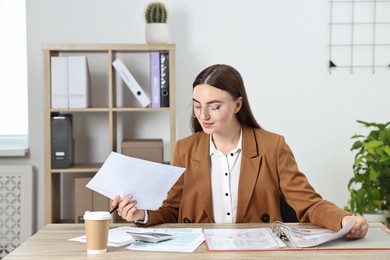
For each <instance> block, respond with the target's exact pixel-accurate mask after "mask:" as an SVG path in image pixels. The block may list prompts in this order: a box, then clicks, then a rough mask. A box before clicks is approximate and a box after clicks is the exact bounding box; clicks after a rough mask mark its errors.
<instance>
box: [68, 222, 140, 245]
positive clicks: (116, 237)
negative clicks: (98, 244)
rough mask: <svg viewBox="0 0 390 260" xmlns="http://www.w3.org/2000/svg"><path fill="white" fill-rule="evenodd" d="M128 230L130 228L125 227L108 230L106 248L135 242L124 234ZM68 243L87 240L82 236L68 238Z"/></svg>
mask: <svg viewBox="0 0 390 260" xmlns="http://www.w3.org/2000/svg"><path fill="white" fill-rule="evenodd" d="M130 229H131V228H130V227H127V226H124V227H118V228H113V229H110V230H109V231H108V246H112V247H120V246H124V245H128V244H130V243H133V242H135V240H134V239H133V237H132V236H130V235H128V234H127V233H126V232H127V231H128V230H130ZM69 241H75V242H82V243H86V242H87V239H86V236H85V235H83V236H79V237H75V238H70V239H69Z"/></svg>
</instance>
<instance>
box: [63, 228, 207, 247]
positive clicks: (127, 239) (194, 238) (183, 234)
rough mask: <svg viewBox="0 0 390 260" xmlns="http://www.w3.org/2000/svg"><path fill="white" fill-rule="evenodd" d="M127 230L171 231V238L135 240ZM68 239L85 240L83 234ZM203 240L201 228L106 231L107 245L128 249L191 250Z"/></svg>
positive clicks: (83, 241)
mask: <svg viewBox="0 0 390 260" xmlns="http://www.w3.org/2000/svg"><path fill="white" fill-rule="evenodd" d="M128 232H135V233H142V232H147V233H149V232H156V233H171V234H173V235H174V236H173V239H171V240H167V241H162V242H158V243H149V242H141V241H135V239H134V238H133V237H132V236H131V234H130V233H128ZM69 240H70V241H76V242H82V243H85V242H86V237H85V235H83V236H79V237H75V238H71V239H69ZM203 241H204V236H203V233H202V228H139V227H129V226H123V227H118V228H112V229H110V230H109V232H108V246H111V247H120V246H123V245H129V244H131V245H129V246H128V247H127V249H129V250H145V251H169V252H193V251H195V249H196V248H198V247H199V246H200V245H201V244H202V242H203Z"/></svg>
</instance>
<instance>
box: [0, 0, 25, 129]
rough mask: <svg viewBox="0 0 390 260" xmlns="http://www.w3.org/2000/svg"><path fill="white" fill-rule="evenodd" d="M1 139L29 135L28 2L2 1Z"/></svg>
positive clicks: (0, 20) (0, 61)
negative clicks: (2, 137)
mask: <svg viewBox="0 0 390 260" xmlns="http://www.w3.org/2000/svg"><path fill="white" fill-rule="evenodd" d="M0 35H1V36H0V37H1V41H0V57H1V59H0V71H1V74H0V118H1V126H0V136H26V135H27V134H28V108H27V107H28V106H27V105H28V100H27V41H26V4H25V0H0Z"/></svg>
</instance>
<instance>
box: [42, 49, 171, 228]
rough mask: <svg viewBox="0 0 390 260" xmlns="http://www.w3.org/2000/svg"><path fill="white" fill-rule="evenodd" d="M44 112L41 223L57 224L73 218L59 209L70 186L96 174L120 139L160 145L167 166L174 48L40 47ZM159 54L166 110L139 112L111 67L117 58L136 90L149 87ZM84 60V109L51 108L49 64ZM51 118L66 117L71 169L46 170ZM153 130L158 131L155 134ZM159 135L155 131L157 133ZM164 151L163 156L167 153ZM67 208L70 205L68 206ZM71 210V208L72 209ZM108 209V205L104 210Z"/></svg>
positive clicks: (137, 104) (139, 108)
mask: <svg viewBox="0 0 390 260" xmlns="http://www.w3.org/2000/svg"><path fill="white" fill-rule="evenodd" d="M42 47H43V60H44V73H45V77H44V83H45V92H44V95H45V106H44V107H45V109H44V140H45V146H44V150H45V223H57V222H58V223H62V222H65V221H68V219H72V218H74V216H71V214H70V213H69V211H70V210H68V209H65V208H64V207H65V206H64V205H68V206H69V202H68V204H67V203H65V202H64V200H65V199H68V200H69V198H71V197H73V194H72V193H71V192H72V191H73V189H74V186H72V187H69V186H66V187H65V185H74V183H75V182H74V180H76V179H77V178H78V177H81V178H85V177H86V176H87V178H88V177H91V176H93V175H94V174H95V173H96V172H98V171H99V169H100V167H101V166H102V164H103V162H104V161H105V159H106V158H107V157H108V155H109V154H110V152H112V151H114V152H121V151H120V149H121V142H122V141H123V140H124V139H136V138H139V139H148V138H149V139H155V138H160V139H163V145H164V154H165V155H166V156H167V158H164V161H170V160H171V157H172V154H173V147H174V144H175V142H176V96H175V93H176V86H175V69H176V68H175V59H176V58H175V55H176V53H175V52H176V46H175V45H174V44H56V43H54V44H52V43H47V44H43V46H42ZM152 51H164V52H168V55H169V65H168V66H169V107H161V108H150V107H146V108H144V107H140V104H139V103H138V101H137V99H136V98H135V97H134V95H133V94H132V93H131V91H130V90H129V89H128V88H127V86H126V85H125V84H124V82H123V81H122V80H121V78H120V76H119V75H118V74H117V72H116V70H115V69H114V68H113V66H112V62H113V61H114V60H115V59H117V58H120V59H121V60H122V61H123V62H124V63H125V64H126V66H128V68H129V70H130V71H131V73H132V74H133V76H134V77H135V78H137V81H138V80H140V81H139V84H140V85H141V86H142V87H143V88H144V90H145V89H146V87H145V86H148V85H150V55H149V53H150V52H152ZM70 56H85V57H86V59H87V64H88V72H89V81H90V98H91V100H90V101H91V102H90V106H89V107H88V108H52V107H51V103H52V102H51V58H52V57H70ZM56 114H64V115H65V114H70V115H72V131H73V139H74V142H73V143H74V147H75V152H74V157H75V158H74V162H75V163H74V165H73V167H70V168H62V169H55V168H53V167H52V165H51V164H52V158H51V154H52V143H51V140H52V139H51V138H52V132H51V118H52V116H53V115H56ZM155 129H159V131H158V132H156V131H155ZM160 130H161V131H160ZM168 149H169V152H167V151H168ZM71 203H73V204H74V201H72V202H71ZM73 206H74V205H73ZM107 207H109V204H107Z"/></svg>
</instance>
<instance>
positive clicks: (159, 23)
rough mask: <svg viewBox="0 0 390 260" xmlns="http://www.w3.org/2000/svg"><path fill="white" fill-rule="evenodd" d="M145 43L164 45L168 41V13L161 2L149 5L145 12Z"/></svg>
mask: <svg viewBox="0 0 390 260" xmlns="http://www.w3.org/2000/svg"><path fill="white" fill-rule="evenodd" d="M145 20H146V31H145V38H146V42H147V43H151V44H159V43H160V44H161V43H162V44H164V43H167V42H168V40H169V30H168V23H167V21H168V12H167V9H166V7H165V5H164V4H163V3H161V2H152V3H149V4H148V6H147V7H146V10H145Z"/></svg>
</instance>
